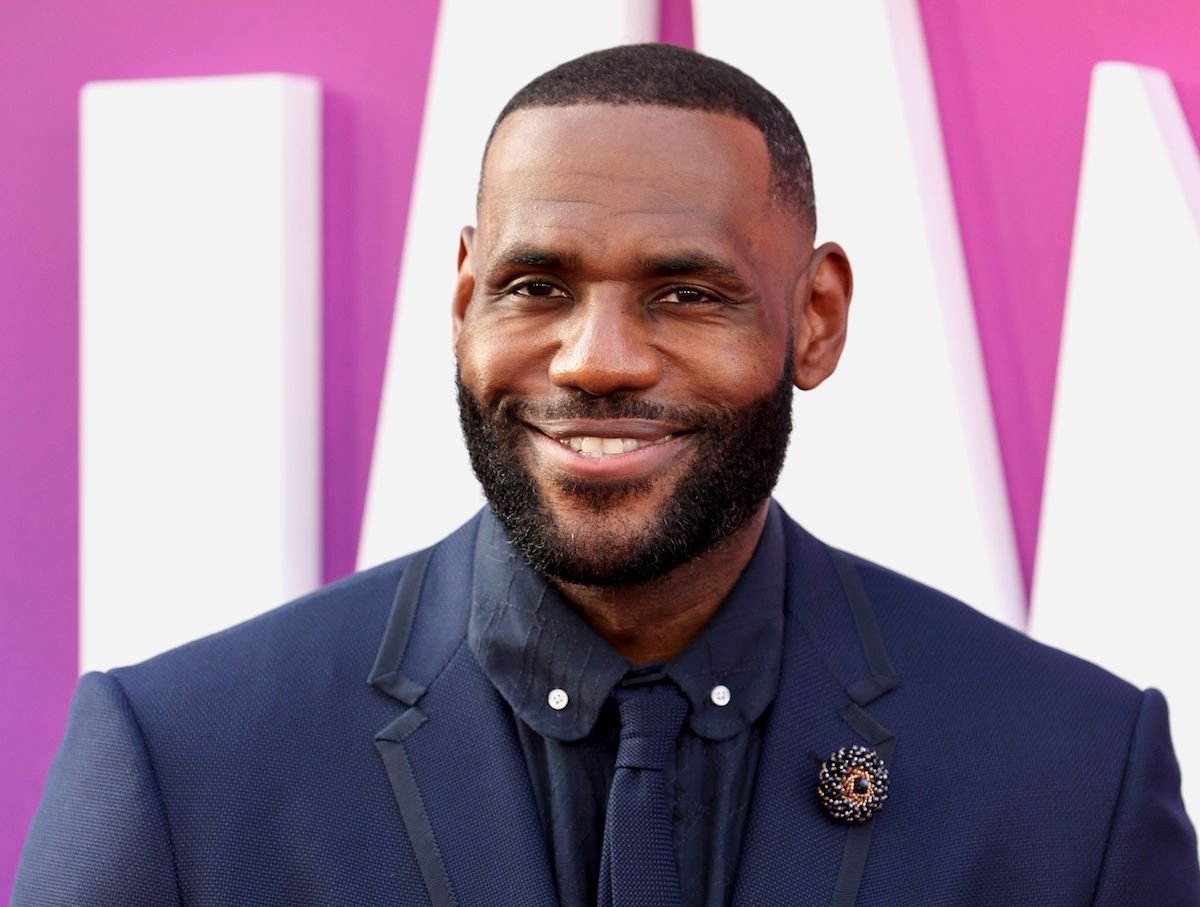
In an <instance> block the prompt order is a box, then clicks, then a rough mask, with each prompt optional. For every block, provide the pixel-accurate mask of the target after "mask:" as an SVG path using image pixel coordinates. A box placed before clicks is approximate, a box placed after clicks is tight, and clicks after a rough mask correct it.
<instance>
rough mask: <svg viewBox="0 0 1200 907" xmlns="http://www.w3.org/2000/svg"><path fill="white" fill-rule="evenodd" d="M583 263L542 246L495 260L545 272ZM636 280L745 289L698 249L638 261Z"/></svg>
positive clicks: (736, 274) (511, 249)
mask: <svg viewBox="0 0 1200 907" xmlns="http://www.w3.org/2000/svg"><path fill="white" fill-rule="evenodd" d="M582 265H583V259H582V258H581V256H579V255H578V254H576V253H573V252H557V251H552V250H550V249H547V248H544V247H542V246H536V245H531V244H527V243H517V244H515V245H512V246H508V247H507V248H504V249H501V250H500V251H499V252H498V253H497V255H496V257H495V259H494V265H493V266H494V267H496V268H512V267H526V268H540V269H542V270H546V271H570V270H578V269H579V268H581V267H582ZM636 276H637V277H639V278H647V277H707V278H712V279H720V280H724V281H728V282H733V283H737V284H739V285H743V286H744V285H745V281H744V279H743V277H742V272H741V271H740V270H739V269H738V268H736V267H735V266H734V265H732V264H730V263H729V262H727V261H725V260H724V259H722V258H718V257H717V256H715V255H713V254H711V253H709V252H704V251H702V250H699V249H687V250H683V251H681V252H675V253H671V254H669V255H662V256H648V257H642V258H639V259H638V261H637V265H636Z"/></svg>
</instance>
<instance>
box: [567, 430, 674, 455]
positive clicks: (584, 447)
mask: <svg viewBox="0 0 1200 907" xmlns="http://www.w3.org/2000/svg"><path fill="white" fill-rule="evenodd" d="M675 437H676V436H675V435H674V434H669V435H663V436H662V437H661V438H657V439H655V440H651V441H647V440H643V439H641V438H602V437H598V436H596V435H573V436H571V437H568V438H556V439H555V440H556V441H558V443H559V444H561V445H562V446H563V447H569V448H571V450H573V451H575V452H576V453H577V454H580V455H582V456H585V457H613V456H617V455H618V454H627V453H632V452H633V451H635V450H641V449H642V448H644V447H655V446H656V445H659V444H666V443H667V442H668V441H670V440H672V439H673V438H675Z"/></svg>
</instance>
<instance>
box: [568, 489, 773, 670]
mask: <svg viewBox="0 0 1200 907" xmlns="http://www.w3.org/2000/svg"><path fill="white" fill-rule="evenodd" d="M766 516H767V505H766V504H765V503H764V505H763V507H762V508H761V510H760V511H759V512H758V513H757V514H755V516H754V517H752V518H751V519H749V520H747V521H746V524H745V525H744V526H742V527H741V528H740V529H739V530H738V531H737V532H735V533H733V534H732V535H730V536H729V537H728V538H726V539H724V540H722V541H721V542H720V543H719V544H717V545H715V546H713V547H712V548H711V549H710V550H708V551H706V552H705V553H704V554H702V555H700V556H699V557H697V558H695V559H693V560H691V561H688V562H687V563H685V564H681V565H680V566H678V567H676V568H675V569H674V570H672V571H671V572H670V573H667V574H664V575H663V576H660V577H657V578H655V579H652V580H649V581H648V582H645V583H639V584H637V585H629V586H590V585H580V584H575V583H565V582H561V581H559V580H552V582H553V583H554V585H555V586H556V587H557V588H558V590H559V591H560V592H561V593H562V594H563V596H564V597H565V598H566V599H567V600H568V601H569V602H570V603H571V604H572V605H573V606H574V607H575V608H576V610H578V611H579V613H580V614H582V615H583V617H584V618H585V619H586V620H587V622H588V623H589V624H590V625H591V626H592V629H594V630H595V631H596V632H597V633H599V634H600V635H601V636H603V637H604V639H605V640H607V641H608V643H609V644H610V645H611V646H612V647H613V648H614V649H616V650H617V652H619V653H620V654H621V655H622V657H624V658H625V659H626V660H628V661H629V662H630V663H632V664H634V665H644V664H651V663H653V662H657V661H669V660H670V659H671V658H674V657H675V656H676V655H677V654H679V653H680V652H681V651H683V649H684V648H686V647H687V644H688V643H689V642H691V641H692V639H693V637H695V635H696V634H697V633H699V632H700V630H701V629H702V628H703V627H704V626H705V625H706V624H707V623H708V622H709V620H711V619H712V616H713V615H714V614H716V612H717V610H718V609H719V608H720V607H721V604H722V603H723V602H724V601H725V599H726V598H727V597H728V596H729V593H730V591H731V590H732V589H733V586H734V584H735V583H736V582H737V580H738V577H739V576H741V574H742V571H743V570H744V569H745V567H746V565H747V564H748V563H749V562H750V558H751V557H752V556H753V554H754V549H755V547H756V546H757V545H758V539H759V536H760V535H761V534H762V528H763V524H764V522H765V521H766Z"/></svg>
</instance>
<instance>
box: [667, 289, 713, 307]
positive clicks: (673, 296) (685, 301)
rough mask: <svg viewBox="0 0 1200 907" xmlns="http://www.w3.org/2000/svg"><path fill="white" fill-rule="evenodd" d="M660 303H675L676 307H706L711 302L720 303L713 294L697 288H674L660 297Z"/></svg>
mask: <svg viewBox="0 0 1200 907" xmlns="http://www.w3.org/2000/svg"><path fill="white" fill-rule="evenodd" d="M658 298H659V301H660V302H668V303H674V304H675V305H685V306H687V305H705V304H707V303H710V302H718V301H719V300H718V299H717V298H716V297H715V296H713V294H711V293H707V292H705V291H704V290H700V289H697V288H696V287H673V288H672V289H671V290H669V291H668V292H666V293H664V294H663V295H662V296H660V297H658Z"/></svg>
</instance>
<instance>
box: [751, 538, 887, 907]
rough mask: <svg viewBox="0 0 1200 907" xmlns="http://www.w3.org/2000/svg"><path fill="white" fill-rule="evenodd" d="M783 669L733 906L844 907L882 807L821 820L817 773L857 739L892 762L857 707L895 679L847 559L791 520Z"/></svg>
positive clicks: (878, 731) (873, 724)
mask: <svg viewBox="0 0 1200 907" xmlns="http://www.w3.org/2000/svg"><path fill="white" fill-rule="evenodd" d="M785 525H786V527H787V530H786V531H787V536H788V576H789V580H788V591H787V608H788V610H787V622H786V629H785V635H784V653H785V654H784V668H783V674H782V676H781V678H780V687H779V694H778V696H777V698H776V701H775V704H774V706H773V707H772V712H771V716H770V720H769V721H768V722H767V727H766V732H765V736H764V739H763V748H762V753H761V756H760V759H759V764H758V772H757V775H756V779H755V793H754V799H753V802H752V805H751V810H750V818H749V821H748V823H747V828H746V836H745V840H744V843H743V847H742V857H741V863H740V866H739V870H738V878H737V886H736V895H735V898H734V904H735V907H752V905H756V904H782V903H787V904H796V905H814V907H815V905H834V907H851V905H853V904H854V902H855V898H856V897H857V893H858V888H859V883H860V881H861V878H862V875H863V871H864V869H865V866H866V860H867V854H868V850H869V847H870V839H871V833H872V829H873V827H874V825H875V824H876V823H877V822H879V821H887V818H886V817H887V807H886V805H885V806H884V807H883V809H882V810H881V811H880V813H879V814H878V815H877V816H876V817H874V818H872V819H871V820H869V821H868V822H866V823H863V824H861V825H856V826H850V825H846V824H843V823H840V822H837V821H835V820H833V819H832V818H830V817H829V815H828V814H827V813H826V812H825V810H824V808H823V807H822V806H821V804H820V801H819V799H818V798H817V793H816V789H817V773H818V772H819V770H820V765H821V762H822V761H824V760H825V759H826V758H828V756H829V755H830V754H831V753H833V752H834V751H836V750H838V749H840V748H842V747H844V746H852V745H855V744H860V745H863V746H868V747H871V748H873V749H874V750H875V751H876V752H878V753H879V754H880V756H881V757H882V758H883V759H884V762H885V763H886V764H888V765H889V766H890V765H891V757H892V754H893V751H894V745H895V739H894V735H892V734H891V733H890V732H889V731H888V730H887V729H886V728H884V727H882V726H881V725H880V724H879V723H878V722H877V721H875V719H873V718H872V717H871V715H870V714H869V712H867V710H866V708H865V706H867V705H869V704H870V703H871V702H872V701H874V700H875V699H877V698H878V697H880V696H882V695H884V694H886V693H887V692H889V691H890V690H891V689H893V688H894V687H895V686H896V683H897V681H896V678H895V675H894V673H893V672H892V670H891V665H890V663H889V662H888V660H887V654H886V651H885V650H884V649H883V645H882V640H881V638H880V637H879V633H878V628H877V627H876V626H875V622H874V617H873V615H872V614H871V612H870V605H869V603H868V602H867V599H866V595H865V592H863V590H862V587H861V584H860V583H859V582H858V578H857V575H856V574H855V573H854V569H853V566H852V565H851V564H850V562H849V560H848V559H846V558H845V555H842V554H841V553H840V552H831V551H830V550H829V549H827V548H826V547H825V546H824V545H822V544H821V543H820V542H818V541H816V540H815V539H813V538H812V537H811V536H809V535H808V534H807V533H805V532H804V531H803V530H802V529H800V528H799V527H798V526H796V525H795V524H794V523H791V521H787V522H786V524H785Z"/></svg>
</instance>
